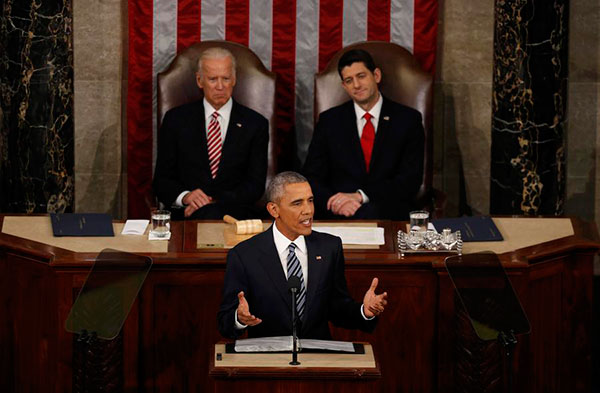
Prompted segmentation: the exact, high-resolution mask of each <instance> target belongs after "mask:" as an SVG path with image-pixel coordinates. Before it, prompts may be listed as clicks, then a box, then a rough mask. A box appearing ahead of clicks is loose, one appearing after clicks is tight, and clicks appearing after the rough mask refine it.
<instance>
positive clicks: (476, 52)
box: [437, 0, 494, 82]
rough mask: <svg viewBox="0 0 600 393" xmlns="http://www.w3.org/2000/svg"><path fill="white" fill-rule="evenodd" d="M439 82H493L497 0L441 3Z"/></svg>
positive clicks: (438, 60)
mask: <svg viewBox="0 0 600 393" xmlns="http://www.w3.org/2000/svg"><path fill="white" fill-rule="evenodd" d="M439 9H440V11H439V28H438V51H437V64H438V68H439V69H438V79H439V80H443V81H444V82H489V81H490V78H491V72H492V68H491V65H492V57H493V53H494V51H493V46H492V45H493V37H494V36H493V34H494V0H480V1H469V0H446V1H443V2H440V6H439Z"/></svg>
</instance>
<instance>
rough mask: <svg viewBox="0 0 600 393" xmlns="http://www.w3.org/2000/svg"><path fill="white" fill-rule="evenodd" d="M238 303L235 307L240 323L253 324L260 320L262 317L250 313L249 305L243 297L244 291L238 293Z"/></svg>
mask: <svg viewBox="0 0 600 393" xmlns="http://www.w3.org/2000/svg"><path fill="white" fill-rule="evenodd" d="M238 301H239V302H240V303H239V304H238V308H237V311H236V312H237V320H238V322H239V323H241V324H242V325H246V326H255V325H258V324H259V323H261V322H262V319H260V318H256V317H255V316H254V315H252V314H250V307H249V306H248V301H247V300H246V298H245V297H244V291H241V292H240V293H238Z"/></svg>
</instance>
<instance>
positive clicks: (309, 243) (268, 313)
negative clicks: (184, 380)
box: [217, 172, 387, 339]
mask: <svg viewBox="0 0 600 393" xmlns="http://www.w3.org/2000/svg"><path fill="white" fill-rule="evenodd" d="M267 198H268V201H269V202H268V204H267V210H268V211H269V213H270V214H271V216H273V218H274V219H275V223H274V224H273V225H272V226H271V228H269V229H268V230H267V231H265V232H263V233H260V234H258V235H256V236H254V237H252V238H251V239H249V240H246V241H244V242H242V243H240V244H238V245H237V246H236V247H234V248H233V249H232V250H231V251H229V254H228V255H227V267H226V270H225V282H224V287H223V300H222V302H221V307H220V309H219V312H218V316H217V319H218V326H219V331H220V332H221V334H222V335H223V336H225V337H231V338H235V337H238V336H240V335H241V334H242V333H244V331H245V330H248V336H249V337H268V336H289V335H291V334H292V322H291V318H292V309H291V307H292V306H291V302H292V295H291V293H290V291H289V290H288V283H287V280H288V279H289V277H291V276H292V275H296V276H298V277H299V279H300V282H301V289H300V292H299V294H298V298H297V301H296V305H297V309H298V317H299V321H300V322H299V324H300V325H299V327H298V337H301V338H317V339H330V338H331V334H330V332H329V324H328V322H329V321H331V322H333V323H334V324H335V325H339V326H343V327H346V328H350V329H361V330H365V331H372V330H373V329H374V328H375V323H376V320H375V317H376V316H377V315H379V314H381V313H382V312H383V309H384V308H385V305H386V304H387V300H386V299H387V293H385V292H384V293H382V294H379V295H376V294H375V288H376V287H377V283H378V279H377V278H374V279H373V281H372V283H371V287H370V288H369V290H368V291H367V292H366V294H365V296H364V299H363V303H362V305H361V304H359V303H356V302H355V301H354V300H352V298H351V297H350V295H349V294H348V289H347V287H346V277H345V273H344V254H343V251H342V243H341V240H340V238H338V237H336V236H332V235H328V234H325V233H319V232H316V231H313V230H312V228H311V226H312V219H313V211H314V206H313V195H312V191H311V189H310V185H309V184H308V182H307V180H306V178H304V177H303V176H302V175H299V174H297V173H295V172H283V173H280V174H278V175H277V176H275V177H274V178H273V180H272V181H271V183H270V184H269V186H268V187H267Z"/></svg>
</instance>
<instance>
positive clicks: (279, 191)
mask: <svg viewBox="0 0 600 393" xmlns="http://www.w3.org/2000/svg"><path fill="white" fill-rule="evenodd" d="M296 183H308V180H306V178H305V177H304V176H302V175H301V174H299V173H297V172H291V171H288V172H281V173H278V174H277V175H275V176H274V177H273V179H271V181H270V182H269V184H268V185H267V192H266V197H267V202H275V203H279V201H280V200H281V197H282V196H283V194H284V192H285V186H287V185H288V184H296Z"/></svg>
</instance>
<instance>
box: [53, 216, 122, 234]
mask: <svg viewBox="0 0 600 393" xmlns="http://www.w3.org/2000/svg"><path fill="white" fill-rule="evenodd" d="M50 221H51V222H52V232H53V233H54V236H114V235H115V234H114V232H113V226H112V217H111V216H110V215H109V214H104V213H52V214H50Z"/></svg>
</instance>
